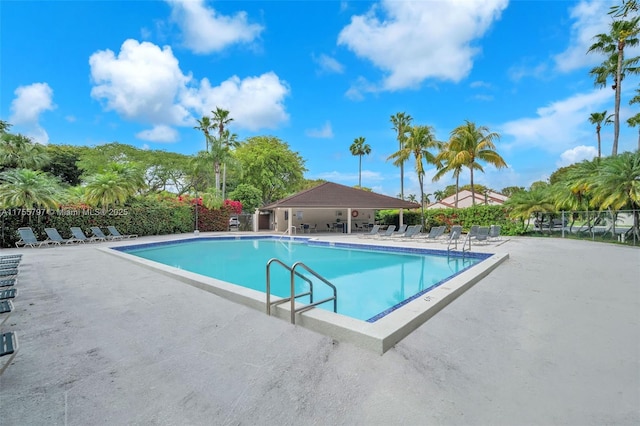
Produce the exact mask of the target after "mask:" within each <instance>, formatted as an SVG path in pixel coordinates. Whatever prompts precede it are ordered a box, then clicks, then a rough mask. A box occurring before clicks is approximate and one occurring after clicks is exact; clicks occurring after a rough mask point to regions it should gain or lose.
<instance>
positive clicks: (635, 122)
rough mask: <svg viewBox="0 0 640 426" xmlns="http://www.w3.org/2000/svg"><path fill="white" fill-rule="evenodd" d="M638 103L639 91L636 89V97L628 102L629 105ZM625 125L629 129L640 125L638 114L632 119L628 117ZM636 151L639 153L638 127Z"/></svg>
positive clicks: (639, 128) (639, 100)
mask: <svg viewBox="0 0 640 426" xmlns="http://www.w3.org/2000/svg"><path fill="white" fill-rule="evenodd" d="M637 103H640V89H636V95H635V96H634V97H633V98H631V100H630V101H629V105H633V104H637ZM627 124H628V125H629V126H630V127H636V126H638V125H639V124H640V113H638V114H636V115H634V116H633V117H629V119H627ZM638 151H640V126H639V127H638Z"/></svg>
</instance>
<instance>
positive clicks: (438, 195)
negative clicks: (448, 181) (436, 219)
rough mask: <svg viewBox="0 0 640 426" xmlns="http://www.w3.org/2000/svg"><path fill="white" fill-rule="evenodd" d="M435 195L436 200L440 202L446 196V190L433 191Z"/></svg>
mask: <svg viewBox="0 0 640 426" xmlns="http://www.w3.org/2000/svg"><path fill="white" fill-rule="evenodd" d="M433 196H434V197H435V199H436V202H438V203H439V202H440V201H442V200H443V199H444V198H445V192H444V191H442V190H437V191H433Z"/></svg>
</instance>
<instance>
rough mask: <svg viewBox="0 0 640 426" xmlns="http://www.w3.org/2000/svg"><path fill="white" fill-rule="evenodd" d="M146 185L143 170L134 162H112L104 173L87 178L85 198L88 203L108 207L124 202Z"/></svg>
mask: <svg viewBox="0 0 640 426" xmlns="http://www.w3.org/2000/svg"><path fill="white" fill-rule="evenodd" d="M143 186H144V178H143V177H142V172H141V170H140V169H139V168H137V167H136V165H134V164H122V163H110V164H109V165H108V166H107V167H106V168H105V170H104V172H102V173H98V174H95V175H92V176H90V177H88V178H87V180H86V185H85V199H86V201H87V203H88V204H90V205H95V206H101V207H103V208H105V209H106V208H108V207H109V206H110V205H112V204H124V203H125V202H126V201H127V199H129V197H131V196H133V195H135V194H136V193H137V192H138V191H139V190H140V189H141V188H142V187H143Z"/></svg>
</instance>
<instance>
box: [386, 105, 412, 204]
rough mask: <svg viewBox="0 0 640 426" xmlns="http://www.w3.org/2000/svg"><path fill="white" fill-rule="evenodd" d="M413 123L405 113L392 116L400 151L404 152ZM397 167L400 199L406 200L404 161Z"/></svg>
mask: <svg viewBox="0 0 640 426" xmlns="http://www.w3.org/2000/svg"><path fill="white" fill-rule="evenodd" d="M412 121H413V118H412V117H411V116H410V115H409V114H405V113H404V112H397V113H396V115H392V116H391V123H392V124H393V127H392V129H393V130H395V131H396V138H397V139H398V144H399V146H398V150H399V151H400V150H402V148H403V146H404V143H405V141H406V140H407V133H408V131H409V128H410V126H411V122H412ZM396 165H399V166H400V198H401V199H403V200H404V161H402V162H400V163H399V164H396Z"/></svg>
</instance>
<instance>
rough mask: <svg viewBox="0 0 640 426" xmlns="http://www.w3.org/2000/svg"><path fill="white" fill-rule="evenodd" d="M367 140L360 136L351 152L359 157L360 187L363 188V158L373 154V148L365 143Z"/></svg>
mask: <svg viewBox="0 0 640 426" xmlns="http://www.w3.org/2000/svg"><path fill="white" fill-rule="evenodd" d="M364 141H365V139H364V138H363V137H362V136H360V137H358V138H355V139H354V141H353V143H352V144H351V146H350V147H349V150H350V151H351V155H357V156H358V159H359V164H358V186H359V187H362V156H363V155H369V154H371V147H370V146H369V145H368V144H366V143H364Z"/></svg>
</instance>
